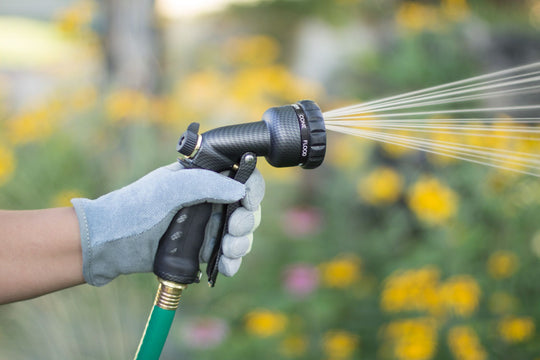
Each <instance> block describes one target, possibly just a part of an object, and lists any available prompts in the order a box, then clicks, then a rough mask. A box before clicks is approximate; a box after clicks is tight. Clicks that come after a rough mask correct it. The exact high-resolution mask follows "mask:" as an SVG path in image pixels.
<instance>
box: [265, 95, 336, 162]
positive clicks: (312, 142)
mask: <svg viewBox="0 0 540 360" xmlns="http://www.w3.org/2000/svg"><path fill="white" fill-rule="evenodd" d="M262 119H263V121H264V122H265V123H266V125H267V127H268V130H269V131H270V139H271V146H270V147H269V149H270V152H269V154H267V155H266V160H267V161H268V162H269V163H270V164H271V165H272V166H275V167H288V166H298V165H300V166H302V167H303V168H304V169H314V168H316V167H318V166H319V165H321V164H322V162H323V160H324V156H325V154H326V129H325V126H324V119H323V116H322V112H321V109H320V108H319V106H318V105H317V104H316V103H315V102H313V101H311V100H302V101H299V102H297V103H296V104H292V105H285V106H279V107H273V108H270V109H268V110H266V112H265V113H264V114H263V118H262Z"/></svg>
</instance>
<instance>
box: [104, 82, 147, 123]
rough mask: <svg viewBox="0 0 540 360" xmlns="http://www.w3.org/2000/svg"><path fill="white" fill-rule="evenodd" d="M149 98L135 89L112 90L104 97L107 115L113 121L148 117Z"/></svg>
mask: <svg viewBox="0 0 540 360" xmlns="http://www.w3.org/2000/svg"><path fill="white" fill-rule="evenodd" d="M150 102H151V100H150V98H149V97H148V96H147V95H146V94H144V93H142V92H140V91H136V90H131V89H122V90H117V91H114V92H112V93H111V94H110V95H109V97H108V98H107V99H106V104H105V110H106V113H107V116H108V117H109V118H110V119H111V120H112V121H114V122H120V121H126V120H128V121H133V120H134V119H148V118H149V116H150V112H149V110H150Z"/></svg>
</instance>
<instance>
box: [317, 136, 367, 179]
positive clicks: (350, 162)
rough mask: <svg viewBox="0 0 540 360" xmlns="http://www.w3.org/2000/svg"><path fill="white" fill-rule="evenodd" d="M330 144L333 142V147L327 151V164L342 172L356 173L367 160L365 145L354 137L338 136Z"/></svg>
mask: <svg viewBox="0 0 540 360" xmlns="http://www.w3.org/2000/svg"><path fill="white" fill-rule="evenodd" d="M328 142H329V143H330V142H331V143H332V146H329V147H328V148H327V149H326V151H327V154H326V159H325V162H326V163H330V164H332V165H334V166H335V167H337V168H338V169H340V170H341V171H348V170H350V171H354V169H356V167H357V166H358V165H360V164H362V163H363V162H364V160H365V158H366V155H365V154H366V147H365V144H364V143H363V142H361V141H358V139H356V138H354V137H353V136H347V135H343V136H340V135H337V136H335V137H334V138H332V139H331V140H330V139H329V141H328Z"/></svg>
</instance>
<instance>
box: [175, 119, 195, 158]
mask: <svg viewBox="0 0 540 360" xmlns="http://www.w3.org/2000/svg"><path fill="white" fill-rule="evenodd" d="M198 132H199V124H197V123H192V124H191V125H189V127H188V128H187V130H186V131H185V132H184V133H183V134H182V136H181V137H180V140H179V141H178V145H177V146H176V151H178V152H179V153H180V154H182V155H184V156H186V157H191V156H192V155H193V154H194V152H195V150H196V149H197V142H198V140H199V134H198Z"/></svg>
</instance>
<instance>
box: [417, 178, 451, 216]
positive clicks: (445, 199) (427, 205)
mask: <svg viewBox="0 0 540 360" xmlns="http://www.w3.org/2000/svg"><path fill="white" fill-rule="evenodd" d="M457 202H458V198H457V195H456V194H455V193H454V192H453V191H452V190H451V189H450V188H448V187H446V186H445V185H444V184H442V183H441V182H440V181H439V180H437V179H436V178H430V177H424V178H421V179H420V180H418V182H416V183H415V184H414V185H413V187H412V189H411V191H410V193H409V207H410V208H411V210H412V211H413V212H414V213H415V215H416V216H417V217H418V218H419V219H420V220H421V221H424V222H425V223H427V224H430V225H441V224H443V223H444V222H446V221H447V220H449V219H450V218H451V217H452V216H453V215H454V214H455V213H456V211H457Z"/></svg>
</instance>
